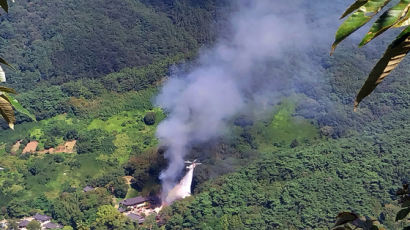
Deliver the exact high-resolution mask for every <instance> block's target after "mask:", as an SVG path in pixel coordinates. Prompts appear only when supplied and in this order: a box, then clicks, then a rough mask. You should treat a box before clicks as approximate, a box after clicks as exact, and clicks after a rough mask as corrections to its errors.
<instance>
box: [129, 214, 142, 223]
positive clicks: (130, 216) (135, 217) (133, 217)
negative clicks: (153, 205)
mask: <svg viewBox="0 0 410 230" xmlns="http://www.w3.org/2000/svg"><path fill="white" fill-rule="evenodd" d="M127 216H128V218H130V219H131V220H132V221H138V223H139V224H142V223H144V221H145V218H144V217H142V216H140V215H137V214H134V213H130V214H128V215H127Z"/></svg>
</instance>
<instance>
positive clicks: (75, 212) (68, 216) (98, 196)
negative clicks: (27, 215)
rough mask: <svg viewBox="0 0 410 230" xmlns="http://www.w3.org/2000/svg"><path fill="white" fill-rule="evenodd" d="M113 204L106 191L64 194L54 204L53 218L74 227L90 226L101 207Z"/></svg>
mask: <svg viewBox="0 0 410 230" xmlns="http://www.w3.org/2000/svg"><path fill="white" fill-rule="evenodd" d="M111 202H112V199H111V196H110V194H109V193H108V192H107V191H106V190H105V189H96V190H94V191H90V192H87V193H84V192H76V193H63V194H61V196H60V197H59V199H56V200H55V201H54V203H53V218H54V219H56V220H58V221H59V222H60V223H62V224H64V225H71V226H73V227H77V226H78V225H79V224H81V223H87V224H88V225H90V224H91V223H94V222H95V221H96V218H97V215H96V213H97V210H98V209H99V207H100V206H104V205H106V206H109V205H111Z"/></svg>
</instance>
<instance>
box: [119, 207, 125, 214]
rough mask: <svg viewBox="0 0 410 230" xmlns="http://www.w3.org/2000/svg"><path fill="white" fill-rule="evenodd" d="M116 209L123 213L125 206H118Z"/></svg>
mask: <svg viewBox="0 0 410 230" xmlns="http://www.w3.org/2000/svg"><path fill="white" fill-rule="evenodd" d="M118 211H119V212H121V213H123V212H125V211H126V210H125V208H122V207H119V208H118Z"/></svg>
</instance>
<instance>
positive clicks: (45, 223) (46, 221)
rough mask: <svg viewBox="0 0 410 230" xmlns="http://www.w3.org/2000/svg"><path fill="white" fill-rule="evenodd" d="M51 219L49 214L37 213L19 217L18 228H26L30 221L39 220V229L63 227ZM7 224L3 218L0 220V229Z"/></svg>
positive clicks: (24, 229) (22, 229)
mask: <svg viewBox="0 0 410 230" xmlns="http://www.w3.org/2000/svg"><path fill="white" fill-rule="evenodd" d="M51 220H52V218H51V217H50V216H47V215H41V214H39V213H37V214H36V215H34V216H32V217H26V218H23V219H21V220H20V221H19V222H18V228H19V229H21V230H26V229H27V226H28V224H29V223H30V222H31V221H37V222H39V223H40V226H41V229H62V228H63V226H62V225H61V224H57V223H54V222H52V221H51ZM7 226H8V222H7V221H6V220H3V221H1V222H0V229H6V227H7Z"/></svg>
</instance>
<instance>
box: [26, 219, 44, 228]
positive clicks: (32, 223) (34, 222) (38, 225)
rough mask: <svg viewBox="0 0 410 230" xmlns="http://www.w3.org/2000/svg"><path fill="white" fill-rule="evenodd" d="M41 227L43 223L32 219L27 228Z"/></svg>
mask: <svg viewBox="0 0 410 230" xmlns="http://www.w3.org/2000/svg"><path fill="white" fill-rule="evenodd" d="M40 229H41V224H40V223H39V222H38V221H36V220H32V221H31V222H30V223H28V225H27V230H40Z"/></svg>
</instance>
